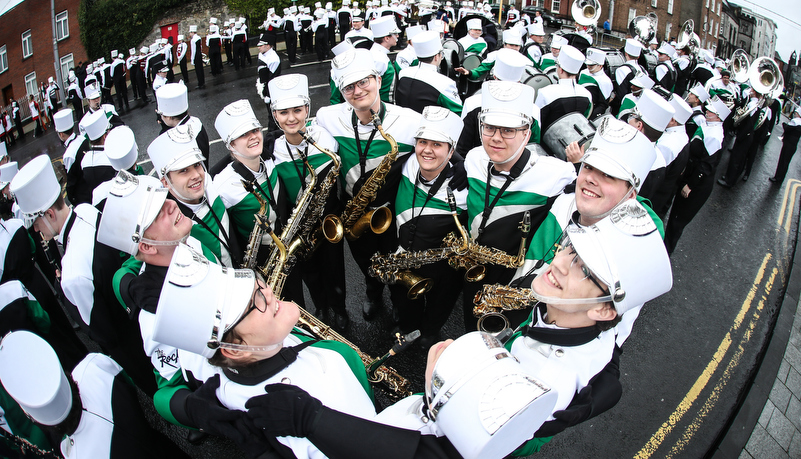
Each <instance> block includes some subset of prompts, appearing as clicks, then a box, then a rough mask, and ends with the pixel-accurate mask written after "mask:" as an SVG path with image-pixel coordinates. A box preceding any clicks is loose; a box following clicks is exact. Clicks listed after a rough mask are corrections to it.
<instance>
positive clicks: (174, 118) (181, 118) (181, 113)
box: [156, 83, 209, 170]
mask: <svg viewBox="0 0 801 459" xmlns="http://www.w3.org/2000/svg"><path fill="white" fill-rule="evenodd" d="M156 114H158V116H159V121H160V122H161V123H160V124H161V132H160V133H159V135H162V134H164V133H165V132H167V131H168V130H169V129H172V128H174V127H176V126H188V127H189V128H190V130H189V132H190V133H191V135H192V138H193V139H194V140H195V142H197V146H198V148H200V152H201V153H202V154H203V156H204V157H205V158H206V159H204V160H203V165H204V166H206V169H207V170H208V167H209V159H208V158H209V134H208V132H206V127H205V126H203V123H202V122H201V121H200V119H199V118H198V117H196V116H192V115H190V114H189V94H188V91H187V89H186V85H184V84H180V83H168V84H165V85H164V86H162V87H161V88H159V90H158V91H156Z"/></svg>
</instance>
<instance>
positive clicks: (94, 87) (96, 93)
mask: <svg viewBox="0 0 801 459" xmlns="http://www.w3.org/2000/svg"><path fill="white" fill-rule="evenodd" d="M84 95H85V96H86V98H87V99H90V100H91V99H97V98H98V97H100V84H99V83H96V84H90V85H87V86H85V87H84ZM84 116H85V115H84Z"/></svg>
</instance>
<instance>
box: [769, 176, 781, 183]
mask: <svg viewBox="0 0 801 459" xmlns="http://www.w3.org/2000/svg"><path fill="white" fill-rule="evenodd" d="M768 180H770V181H771V182H773V183H779V179H777V178H776V177H770V178H769V179H768Z"/></svg>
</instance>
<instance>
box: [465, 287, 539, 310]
mask: <svg viewBox="0 0 801 459" xmlns="http://www.w3.org/2000/svg"><path fill="white" fill-rule="evenodd" d="M533 301H535V300H534V299H533V297H532V296H531V289H530V288H515V287H510V286H508V285H501V284H495V285H489V284H487V285H485V286H484V288H483V289H482V290H481V291H479V292H477V293H476V296H475V299H473V304H474V305H475V306H473V315H474V316H476V317H481V316H483V315H485V314H491V313H498V312H500V311H514V310H516V309H524V308H525V307H527V306H528V305H529V304H531V303H532V302H533Z"/></svg>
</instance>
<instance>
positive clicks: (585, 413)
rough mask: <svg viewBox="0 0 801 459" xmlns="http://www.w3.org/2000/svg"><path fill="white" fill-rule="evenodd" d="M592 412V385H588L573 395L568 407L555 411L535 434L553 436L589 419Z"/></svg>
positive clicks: (536, 435) (537, 435)
mask: <svg viewBox="0 0 801 459" xmlns="http://www.w3.org/2000/svg"><path fill="white" fill-rule="evenodd" d="M591 414H592V385H587V386H585V387H584V388H583V389H581V391H580V392H579V393H578V394H576V396H575V397H573V400H572V401H571V402H570V405H568V407H567V408H565V409H564V410H560V411H555V412H554V413H553V417H554V420H553V421H548V422H546V423H544V424H542V426H540V429H539V430H538V431H537V432H536V433H535V434H534V436H535V437H552V436H554V435H556V434H558V433H559V432H561V431H563V430H565V429H567V428H568V427H572V426H574V425H576V424H578V423H580V422H583V421H586V420H587V419H589V417H590V415H591Z"/></svg>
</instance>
